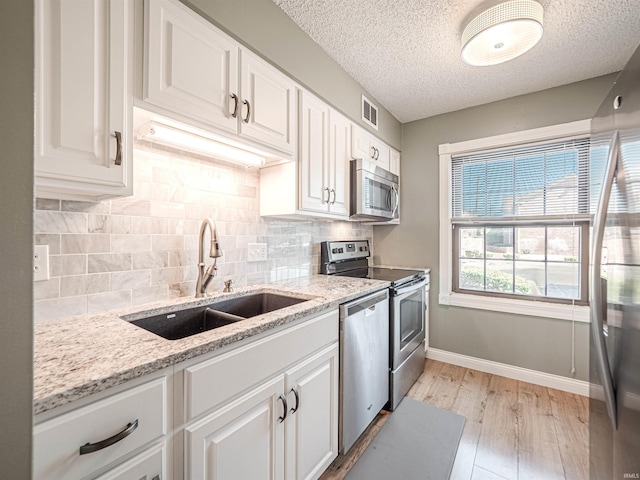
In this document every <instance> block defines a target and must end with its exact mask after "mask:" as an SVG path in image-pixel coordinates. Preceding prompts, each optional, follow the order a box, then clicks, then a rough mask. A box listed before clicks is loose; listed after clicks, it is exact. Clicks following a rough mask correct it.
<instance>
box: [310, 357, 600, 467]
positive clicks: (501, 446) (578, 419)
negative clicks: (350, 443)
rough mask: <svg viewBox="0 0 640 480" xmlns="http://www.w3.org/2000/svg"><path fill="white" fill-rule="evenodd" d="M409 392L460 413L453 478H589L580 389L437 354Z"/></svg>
mask: <svg viewBox="0 0 640 480" xmlns="http://www.w3.org/2000/svg"><path fill="white" fill-rule="evenodd" d="M408 396H409V397H411V398H413V399H415V400H420V401H423V402H426V403H429V404H431V405H434V406H436V407H440V408H444V409H446V410H451V411H452V412H456V413H459V414H460V415H463V416H464V417H466V419H467V420H466V422H465V426H464V431H463V433H462V439H461V440H460V446H459V447H458V453H457V456H456V460H455V463H454V465H453V471H452V473H451V477H450V478H451V480H505V479H506V480H529V479H531V480H556V479H566V480H586V479H588V478H589V470H588V468H589V458H588V448H589V424H588V416H589V405H588V399H587V398H586V397H582V396H580V395H574V394H571V393H566V392H562V391H560V390H554V389H552V388H546V387H540V386H538V385H532V384H530V383H525V382H519V381H517V380H511V379H509V378H505V377H499V376H497V375H490V374H488V373H483V372H479V371H477V370H471V369H468V368H463V367H457V366H455V365H450V364H447V363H441V362H437V361H435V360H427V361H426V363H425V370H424V373H423V374H422V375H421V376H420V378H419V379H418V381H417V382H416V384H415V385H414V386H413V388H412V389H411V390H410V391H409V394H408ZM388 417H389V413H387V412H384V411H383V412H381V413H380V414H379V415H378V417H377V418H376V419H375V420H374V422H373V423H372V425H371V426H370V427H369V428H368V429H367V431H366V432H365V433H364V434H363V435H362V437H361V438H360V439H359V440H358V442H357V443H356V445H355V446H354V447H353V448H352V449H351V451H350V452H349V454H348V455H346V456H342V455H340V456H338V458H337V459H336V460H335V461H334V462H333V463H332V464H331V466H330V467H329V469H328V470H327V471H326V472H325V473H324V474H323V475H322V477H320V478H321V480H342V479H343V478H344V477H345V475H346V474H347V473H348V471H349V469H350V468H351V467H352V466H353V464H354V463H355V462H356V461H357V459H358V457H359V456H360V454H361V452H363V451H364V450H365V449H366V448H367V446H368V445H369V443H370V442H371V440H372V438H373V437H374V436H375V434H376V433H377V432H378V431H379V430H380V428H381V427H382V425H384V423H385V422H386V421H387V419H388ZM389 480H419V479H389Z"/></svg>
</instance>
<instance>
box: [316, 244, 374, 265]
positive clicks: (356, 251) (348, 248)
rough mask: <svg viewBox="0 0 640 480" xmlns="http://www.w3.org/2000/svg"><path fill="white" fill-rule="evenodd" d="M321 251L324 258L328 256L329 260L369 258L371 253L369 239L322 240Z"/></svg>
mask: <svg viewBox="0 0 640 480" xmlns="http://www.w3.org/2000/svg"><path fill="white" fill-rule="evenodd" d="M320 253H321V256H322V257H323V259H324V258H326V261H328V262H340V261H343V260H354V259H360V258H367V257H369V256H370V255H371V252H370V250H369V240H355V241H352V242H322V244H321V245H320ZM325 256H326V257H325Z"/></svg>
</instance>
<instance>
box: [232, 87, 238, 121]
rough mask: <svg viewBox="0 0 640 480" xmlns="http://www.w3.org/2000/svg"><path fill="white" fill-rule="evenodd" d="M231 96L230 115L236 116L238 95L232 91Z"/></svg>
mask: <svg viewBox="0 0 640 480" xmlns="http://www.w3.org/2000/svg"><path fill="white" fill-rule="evenodd" d="M231 98H233V113H232V114H231V116H232V117H233V118H236V117H237V116H238V96H237V95H236V94H235V93H232V94H231Z"/></svg>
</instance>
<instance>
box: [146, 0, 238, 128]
mask: <svg viewBox="0 0 640 480" xmlns="http://www.w3.org/2000/svg"><path fill="white" fill-rule="evenodd" d="M145 12H146V14H145V32H146V35H145V53H146V62H145V68H146V70H145V72H144V76H145V80H146V81H145V82H144V93H143V95H144V99H145V100H146V101H147V102H149V103H152V104H154V105H158V106H160V107H163V108H166V109H168V110H170V111H171V112H175V113H179V114H181V115H185V116H186V117H189V118H193V119H195V120H198V121H200V122H202V123H205V124H208V125H213V126H216V127H219V128H223V129H225V130H227V131H230V132H234V133H235V132H236V129H237V119H236V118H235V117H234V116H233V110H234V105H235V102H234V99H233V98H232V95H234V94H235V95H237V94H238V91H237V85H238V56H239V46H238V44H237V43H235V42H234V41H232V40H231V39H229V37H227V36H226V35H223V34H222V33H220V32H219V31H218V30H217V29H216V28H214V27H213V25H211V23H209V22H207V21H206V20H205V19H204V18H202V17H201V16H199V15H198V14H197V13H195V12H194V11H193V10H190V9H189V8H187V7H186V6H184V5H182V4H181V3H178V2H173V1H165V0H160V1H158V0H147V1H146V2H145Z"/></svg>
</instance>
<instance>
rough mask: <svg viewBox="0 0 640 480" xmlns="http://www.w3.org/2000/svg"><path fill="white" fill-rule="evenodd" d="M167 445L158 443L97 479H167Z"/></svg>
mask: <svg viewBox="0 0 640 480" xmlns="http://www.w3.org/2000/svg"><path fill="white" fill-rule="evenodd" d="M165 456H166V453H165V447H164V445H162V444H161V445H156V446H154V447H152V448H150V449H148V450H145V451H144V452H142V453H141V454H140V455H136V456H135V457H133V458H132V459H131V460H127V461H126V462H124V463H123V464H122V465H118V466H117V467H115V468H112V469H111V470H109V471H108V472H107V473H105V474H104V475H100V476H99V477H97V478H96V479H95V480H130V479H140V480H154V479H160V480H165V479H166V478H167V475H166V473H165V471H166V469H165Z"/></svg>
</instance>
